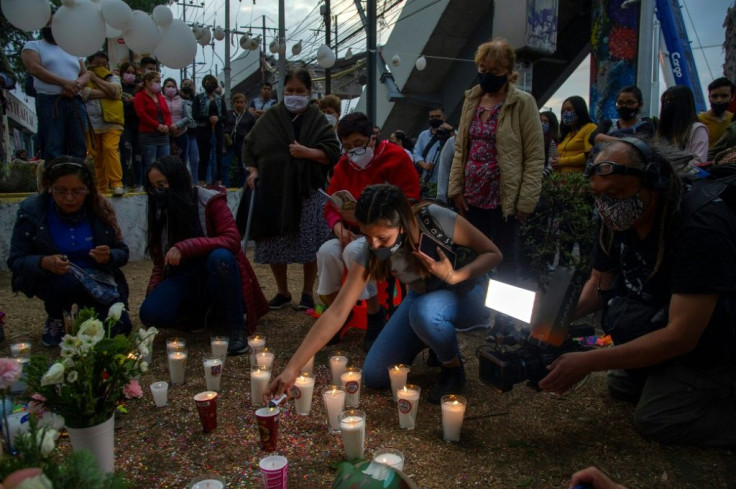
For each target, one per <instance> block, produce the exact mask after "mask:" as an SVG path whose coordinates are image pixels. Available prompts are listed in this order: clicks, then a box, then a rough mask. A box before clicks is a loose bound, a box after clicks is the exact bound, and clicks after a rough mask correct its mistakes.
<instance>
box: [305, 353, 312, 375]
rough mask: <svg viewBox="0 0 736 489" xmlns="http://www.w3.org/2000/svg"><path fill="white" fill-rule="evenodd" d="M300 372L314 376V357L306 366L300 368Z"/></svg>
mask: <svg viewBox="0 0 736 489" xmlns="http://www.w3.org/2000/svg"><path fill="white" fill-rule="evenodd" d="M302 372H307V373H308V374H309V375H314V355H312V358H310V359H309V360H308V361H307V363H306V364H304V366H303V367H302Z"/></svg>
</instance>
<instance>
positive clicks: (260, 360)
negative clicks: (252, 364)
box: [256, 348, 275, 368]
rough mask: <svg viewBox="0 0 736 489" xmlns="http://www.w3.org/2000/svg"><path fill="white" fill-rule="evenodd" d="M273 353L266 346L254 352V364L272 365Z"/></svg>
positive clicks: (261, 365) (269, 366)
mask: <svg viewBox="0 0 736 489" xmlns="http://www.w3.org/2000/svg"><path fill="white" fill-rule="evenodd" d="M274 357H275V355H274V354H273V352H272V351H270V350H269V349H268V348H264V349H263V350H262V351H259V352H258V353H256V365H257V366H259V367H268V368H272V367H273V359H274Z"/></svg>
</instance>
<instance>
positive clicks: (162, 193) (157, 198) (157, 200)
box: [148, 187, 169, 210]
mask: <svg viewBox="0 0 736 489" xmlns="http://www.w3.org/2000/svg"><path fill="white" fill-rule="evenodd" d="M148 195H150V196H151V200H153V203H154V205H155V206H156V208H157V209H162V210H163V209H166V207H168V205H169V189H168V188H165V187H153V188H152V189H151V190H149V191H148Z"/></svg>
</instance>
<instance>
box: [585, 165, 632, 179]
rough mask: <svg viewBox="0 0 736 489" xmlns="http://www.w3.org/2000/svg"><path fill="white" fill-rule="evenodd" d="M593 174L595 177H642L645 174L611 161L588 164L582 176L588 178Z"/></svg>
mask: <svg viewBox="0 0 736 489" xmlns="http://www.w3.org/2000/svg"><path fill="white" fill-rule="evenodd" d="M593 174H596V175H604V176H605V175H636V176H637V177H642V178H643V177H644V176H646V174H645V173H644V171H643V170H640V169H638V168H631V167H630V166H626V165H621V164H619V163H614V162H613V161H599V162H598V163H588V164H587V165H586V166H585V170H584V171H583V175H585V176H586V177H588V178H590V177H591V176H592V175H593Z"/></svg>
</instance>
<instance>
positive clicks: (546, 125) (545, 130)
mask: <svg viewBox="0 0 736 489" xmlns="http://www.w3.org/2000/svg"><path fill="white" fill-rule="evenodd" d="M542 134H544V135H545V136H546V135H548V134H549V122H542Z"/></svg>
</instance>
